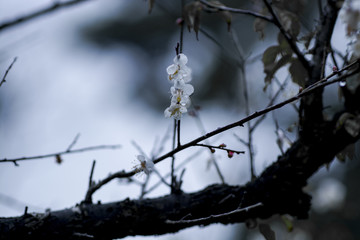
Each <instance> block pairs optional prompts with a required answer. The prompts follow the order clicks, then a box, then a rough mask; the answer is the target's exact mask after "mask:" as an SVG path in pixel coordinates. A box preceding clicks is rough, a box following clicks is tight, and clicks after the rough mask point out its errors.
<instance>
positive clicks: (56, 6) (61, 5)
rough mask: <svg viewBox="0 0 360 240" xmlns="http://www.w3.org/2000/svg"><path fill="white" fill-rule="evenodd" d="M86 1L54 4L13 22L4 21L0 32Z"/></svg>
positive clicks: (76, 0) (73, 0) (77, 0)
mask: <svg viewBox="0 0 360 240" xmlns="http://www.w3.org/2000/svg"><path fill="white" fill-rule="evenodd" d="M87 1H89V0H72V1H66V2H54V4H53V5H51V6H48V7H45V8H43V9H40V10H38V11H35V12H33V13H30V14H28V15H24V16H21V17H19V18H16V19H14V20H9V21H5V22H4V23H2V24H1V25H0V31H2V30H4V29H6V28H10V27H13V26H16V25H18V24H20V23H24V22H27V21H29V20H33V19H35V18H37V17H40V16H43V15H45V14H48V13H51V12H54V11H55V10H59V9H62V8H66V7H70V6H73V5H76V4H78V3H82V2H87Z"/></svg>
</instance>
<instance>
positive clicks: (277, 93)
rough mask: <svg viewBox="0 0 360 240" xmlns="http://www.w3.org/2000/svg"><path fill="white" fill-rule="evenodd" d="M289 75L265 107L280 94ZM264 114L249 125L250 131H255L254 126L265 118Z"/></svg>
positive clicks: (272, 102)
mask: <svg viewBox="0 0 360 240" xmlns="http://www.w3.org/2000/svg"><path fill="white" fill-rule="evenodd" d="M276 79H277V78H275V80H276ZM289 79H290V77H289V76H288V77H287V78H286V79H285V81H284V82H283V84H280V87H279V89H278V90H277V92H276V93H275V95H274V96H273V97H272V98H271V100H270V102H269V103H268V105H267V107H270V106H271V105H273V104H274V102H275V100H276V99H277V98H278V96H279V95H280V93H281V92H282V91H283V90H284V89H285V86H286V84H287V83H288V81H289ZM265 117H266V114H264V115H262V116H261V117H259V118H258V119H257V120H256V122H255V123H254V124H253V125H252V127H251V132H253V131H255V129H256V127H257V126H258V125H259V124H260V123H261V122H262V121H263V120H264V119H265Z"/></svg>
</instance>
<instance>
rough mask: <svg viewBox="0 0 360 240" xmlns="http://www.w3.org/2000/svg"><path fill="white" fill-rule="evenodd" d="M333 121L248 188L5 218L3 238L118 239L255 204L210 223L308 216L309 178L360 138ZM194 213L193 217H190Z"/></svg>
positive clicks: (0, 222)
mask: <svg viewBox="0 0 360 240" xmlns="http://www.w3.org/2000/svg"><path fill="white" fill-rule="evenodd" d="M334 129H335V123H334V122H330V123H327V124H325V125H324V126H323V128H322V129H320V131H319V135H318V136H319V137H317V138H314V139H313V141H312V142H311V143H304V142H302V140H301V139H300V140H298V141H297V142H296V143H294V144H293V146H292V147H291V148H290V149H289V150H288V151H287V152H286V154H285V155H283V156H282V157H280V158H279V159H278V160H277V161H276V162H275V163H273V164H272V165H271V166H269V167H268V168H267V169H265V171H264V172H263V173H262V174H261V175H260V176H259V178H257V179H256V180H255V181H253V182H249V183H248V184H246V185H245V186H228V185H212V186H209V187H207V188H205V189H204V190H202V191H199V192H196V193H190V194H188V193H182V194H178V195H167V196H164V197H160V198H154V199H144V200H129V199H126V200H124V201H121V202H114V203H108V204H97V205H96V204H87V205H79V206H78V207H76V208H73V209H66V210H62V211H55V212H50V213H48V214H45V215H44V214H26V215H24V216H20V217H13V218H0V232H1V235H0V239H88V238H89V237H90V236H92V237H94V238H95V239H113V238H122V237H125V236H135V235H158V234H165V233H173V232H177V231H179V230H180V229H184V228H187V227H190V226H192V225H195V224H167V223H166V220H180V219H182V218H184V217H185V216H188V217H187V218H186V219H198V218H201V217H208V216H210V215H215V214H221V213H226V212H229V211H232V210H235V209H237V208H238V207H241V208H243V207H246V206H250V205H253V204H256V203H259V202H261V203H263V206H260V207H257V208H254V209H251V210H249V211H247V212H242V213H238V214H234V215H231V216H226V217H222V218H216V219H209V220H207V221H204V222H202V225H208V224H211V223H215V222H217V223H223V224H228V223H237V222H244V221H246V220H248V219H254V218H268V217H270V216H272V215H275V214H285V213H287V214H290V215H292V216H295V217H297V218H307V216H308V211H309V209H310V199H311V197H310V196H309V195H308V194H306V193H305V192H303V190H302V189H303V187H304V186H305V185H306V182H307V179H308V178H309V177H310V176H311V175H312V174H314V172H316V171H317V170H318V168H319V167H321V166H322V165H323V164H325V163H329V162H330V161H332V160H333V158H334V156H335V154H336V153H338V152H339V151H341V150H342V149H343V148H344V147H345V146H347V145H348V144H350V143H352V142H354V141H356V139H358V138H359V134H358V135H357V136H355V137H352V136H350V135H349V134H348V133H347V132H346V131H345V130H344V129H343V128H340V129H339V130H337V131H335V130H334ZM189 214H191V215H189Z"/></svg>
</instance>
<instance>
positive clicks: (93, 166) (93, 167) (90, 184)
mask: <svg viewBox="0 0 360 240" xmlns="http://www.w3.org/2000/svg"><path fill="white" fill-rule="evenodd" d="M95 164H96V160H94V161H93V163H92V166H91V171H90V177H89V188H91V186H92V185H93V184H94V183H93V180H92V179H93V174H94V169H95Z"/></svg>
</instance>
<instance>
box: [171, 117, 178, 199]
mask: <svg viewBox="0 0 360 240" xmlns="http://www.w3.org/2000/svg"><path fill="white" fill-rule="evenodd" d="M176 129H177V121H176V120H175V119H174V131H173V141H172V150H174V149H175V141H176ZM175 181H176V177H175V156H174V155H173V156H171V191H172V192H173V191H174V190H175V185H176V182H175Z"/></svg>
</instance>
